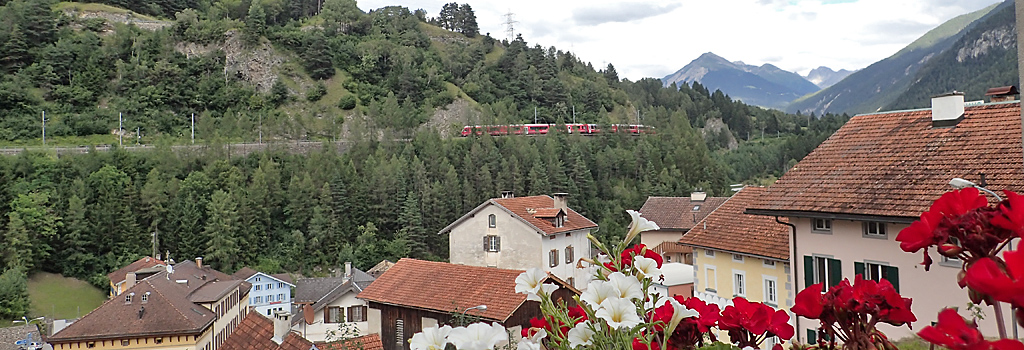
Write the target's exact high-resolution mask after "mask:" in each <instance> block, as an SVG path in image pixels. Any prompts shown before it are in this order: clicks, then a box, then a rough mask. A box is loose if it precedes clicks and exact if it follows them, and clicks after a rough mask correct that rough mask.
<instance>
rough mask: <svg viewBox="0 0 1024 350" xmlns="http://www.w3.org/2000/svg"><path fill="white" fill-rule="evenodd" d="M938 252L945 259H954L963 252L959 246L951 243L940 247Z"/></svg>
mask: <svg viewBox="0 0 1024 350" xmlns="http://www.w3.org/2000/svg"><path fill="white" fill-rule="evenodd" d="M938 250H939V254H942V256H944V257H947V258H955V257H957V255H960V253H963V252H964V248H960V246H958V245H956V244H951V243H946V244H943V245H940V246H939V249H938Z"/></svg>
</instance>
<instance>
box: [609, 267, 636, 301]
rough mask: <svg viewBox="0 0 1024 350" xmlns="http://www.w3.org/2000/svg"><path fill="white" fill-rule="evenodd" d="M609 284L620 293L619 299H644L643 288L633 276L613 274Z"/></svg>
mask: <svg viewBox="0 0 1024 350" xmlns="http://www.w3.org/2000/svg"><path fill="white" fill-rule="evenodd" d="M608 284H610V285H611V286H612V287H613V288H615V291H616V292H617V293H618V294H617V295H616V296H618V297H619V298H623V299H626V300H632V299H643V298H644V291H643V286H641V285H640V281H637V279H636V278H635V277H633V276H626V275H625V274H623V273H622V272H612V273H611V274H610V275H608Z"/></svg>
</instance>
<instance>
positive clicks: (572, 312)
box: [567, 305, 587, 324]
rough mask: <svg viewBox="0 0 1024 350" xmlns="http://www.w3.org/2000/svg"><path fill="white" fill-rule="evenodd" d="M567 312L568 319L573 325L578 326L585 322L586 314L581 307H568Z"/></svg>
mask: <svg viewBox="0 0 1024 350" xmlns="http://www.w3.org/2000/svg"><path fill="white" fill-rule="evenodd" d="M567 311H568V312H569V319H571V320H573V324H579V323H580V322H583V321H586V320H587V312H586V311H585V310H583V307H582V306H579V305H576V306H570V307H568V308H567Z"/></svg>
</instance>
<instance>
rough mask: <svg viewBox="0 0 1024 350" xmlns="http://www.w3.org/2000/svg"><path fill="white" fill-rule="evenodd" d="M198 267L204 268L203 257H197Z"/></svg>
mask: <svg viewBox="0 0 1024 350" xmlns="http://www.w3.org/2000/svg"><path fill="white" fill-rule="evenodd" d="M196 267H198V268H203V257H201V256H197V257H196Z"/></svg>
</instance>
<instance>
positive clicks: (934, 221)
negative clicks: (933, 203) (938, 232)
mask: <svg viewBox="0 0 1024 350" xmlns="http://www.w3.org/2000/svg"><path fill="white" fill-rule="evenodd" d="M940 220H942V214H939V213H937V212H931V211H926V212H924V213H921V219H920V220H917V221H914V222H913V223H911V224H910V226H908V227H907V228H905V229H903V230H901V231H900V233H899V234H898V235H896V241H897V242H900V249H903V251H905V252H907V253H916V252H917V251H918V250H921V249H924V248H928V246H931V245H934V244H938V243H940V242H938V240H937V239H936V236H935V229H937V228H938V227H939V221H940Z"/></svg>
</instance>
